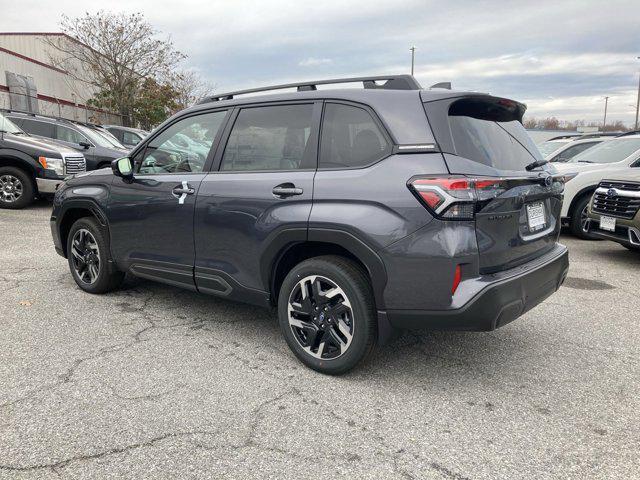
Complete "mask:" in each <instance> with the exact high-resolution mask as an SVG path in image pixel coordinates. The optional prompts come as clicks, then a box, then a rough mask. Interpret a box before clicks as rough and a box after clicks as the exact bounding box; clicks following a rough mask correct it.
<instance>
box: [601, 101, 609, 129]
mask: <svg viewBox="0 0 640 480" xmlns="http://www.w3.org/2000/svg"><path fill="white" fill-rule="evenodd" d="M608 103H609V97H604V120H603V121H602V131H603V132H604V127H605V125H606V124H607V104H608Z"/></svg>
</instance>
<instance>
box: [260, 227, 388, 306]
mask: <svg viewBox="0 0 640 480" xmlns="http://www.w3.org/2000/svg"><path fill="white" fill-rule="evenodd" d="M323 255H339V256H342V257H345V258H349V259H350V260H353V261H354V262H355V263H356V264H358V265H359V266H360V267H361V268H362V269H363V271H364V273H365V275H366V276H367V277H368V278H369V280H370V282H371V288H372V290H373V295H374V300H375V302H376V308H377V309H378V310H383V309H384V308H385V306H384V297H383V292H384V287H385V285H386V278H387V276H386V271H385V269H384V265H383V263H382V260H381V259H380V257H378V255H377V254H376V253H375V252H374V251H373V250H372V249H371V248H369V247H368V246H367V245H365V244H364V243H362V242H361V241H360V240H358V239H356V238H355V237H354V236H352V235H351V234H349V233H347V232H342V231H338V230H310V231H309V237H308V239H307V240H306V241H298V242H291V243H288V244H286V245H284V246H283V247H282V248H281V249H280V250H279V251H278V252H276V253H275V255H273V256H272V257H271V259H270V262H269V265H270V267H269V269H268V271H267V273H268V274H267V278H266V284H265V285H266V286H267V288H269V291H270V293H271V301H272V303H273V304H275V303H277V300H278V294H279V291H280V286H281V285H282V281H283V280H284V278H285V277H286V275H287V273H289V271H290V270H291V269H292V268H293V267H294V266H295V265H297V264H298V263H300V262H302V261H304V260H306V259H308V258H313V257H318V256H323Z"/></svg>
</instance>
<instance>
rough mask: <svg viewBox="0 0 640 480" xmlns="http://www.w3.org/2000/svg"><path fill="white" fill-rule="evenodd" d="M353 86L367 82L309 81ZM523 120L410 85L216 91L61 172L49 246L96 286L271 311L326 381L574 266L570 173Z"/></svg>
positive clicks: (536, 299)
mask: <svg viewBox="0 0 640 480" xmlns="http://www.w3.org/2000/svg"><path fill="white" fill-rule="evenodd" d="M346 82H351V83H354V82H358V83H360V84H361V85H362V86H363V87H364V88H361V89H353V88H349V89H333V90H331V89H320V90H319V89H317V86H318V85H323V84H337V83H346ZM284 88H295V89H296V90H297V91H294V92H290V93H275V94H271V95H261V96H255V95H252V96H247V95H244V94H247V93H256V92H258V91H267V90H280V89H284ZM524 111H525V106H524V105H523V104H521V103H518V102H515V101H513V100H508V99H505V98H498V97H493V96H490V95H484V94H479V93H469V92H456V91H450V90H444V89H426V90H425V89H422V88H421V87H420V85H419V84H418V83H417V81H416V80H415V79H414V78H413V77H411V76H407V75H399V76H391V77H374V78H356V79H353V78H351V79H337V80H325V81H320V82H304V83H299V84H290V85H278V86H275V87H268V88H264V89H253V90H244V91H240V92H231V93H226V94H222V95H217V96H215V97H211V98H207V99H205V100H203V101H202V102H201V103H200V104H199V105H197V106H194V107H192V108H189V109H187V110H185V111H182V112H180V113H178V114H177V115H175V116H173V117H171V118H170V119H169V120H167V121H166V122H165V123H164V124H163V125H161V126H160V127H158V128H157V129H156V130H155V131H154V133H152V134H151V135H150V136H149V137H148V138H146V139H145V140H144V141H143V142H141V144H140V145H138V146H137V147H136V148H135V149H134V150H133V151H132V152H131V154H130V156H129V157H127V158H123V159H120V160H115V161H114V162H113V164H112V171H110V170H100V171H95V172H89V173H87V174H82V175H76V176H75V177H74V178H71V179H68V180H67V181H66V182H65V184H64V185H63V186H62V187H61V188H59V189H58V191H57V193H56V196H55V199H54V209H53V214H52V217H51V230H52V233H53V239H54V243H55V247H56V250H57V251H58V253H60V254H61V255H63V256H65V257H66V258H67V259H68V262H69V267H70V271H71V275H72V276H73V278H74V280H75V281H76V283H77V284H78V286H79V287H80V288H82V289H83V290H85V291H87V292H89V293H104V292H108V291H110V290H113V289H115V288H117V287H118V285H119V284H120V282H121V281H122V278H123V276H124V274H125V273H130V274H133V275H135V276H138V277H142V278H146V279H152V280H156V281H160V282H164V283H167V284H170V285H175V286H178V287H183V288H187V289H190V290H193V291H197V292H202V293H208V294H212V295H216V296H219V297H223V298H227V299H232V300H238V301H242V302H247V303H251V304H256V305H261V306H264V307H275V308H277V311H278V317H279V323H280V328H281V331H282V334H283V335H284V338H285V340H286V342H287V343H288V345H289V346H290V347H291V350H292V351H293V352H294V354H295V355H296V356H297V357H298V358H299V359H300V360H301V361H302V362H304V363H305V364H306V365H308V366H309V367H311V368H313V369H316V370H318V371H320V372H324V373H329V374H339V373H343V372H346V371H348V370H350V369H351V368H353V367H354V366H355V365H356V364H358V363H359V362H360V361H362V360H363V359H364V358H365V357H366V356H367V355H368V354H369V353H370V352H371V351H372V349H373V347H374V345H375V344H376V343H383V342H384V341H385V340H386V339H388V338H389V336H390V334H391V333H392V332H393V331H395V330H396V329H404V328H425V329H450V330H476V331H488V330H493V329H495V328H498V327H500V326H502V325H505V324H507V323H509V322H511V321H512V320H514V319H516V318H517V317H518V316H520V315H522V314H523V313H524V312H526V311H527V310H529V309H531V308H532V307H534V306H535V305H537V304H538V303H540V302H541V301H542V300H544V299H545V298H546V297H547V296H549V295H550V294H552V293H553V292H555V291H556V290H557V289H558V288H559V286H560V285H561V284H562V282H563V280H564V278H565V276H566V274H567V269H568V255H567V249H566V248H565V247H564V246H563V245H561V244H559V243H558V235H559V231H560V222H559V214H560V206H561V204H562V192H563V187H564V184H563V181H564V178H563V177H562V176H560V175H556V174H555V172H554V170H553V168H552V167H550V166H549V165H545V162H544V161H542V160H541V157H540V154H539V152H538V151H537V149H536V147H535V146H534V145H533V143H532V142H531V140H530V139H529V137H528V136H527V134H526V132H525V130H524V128H523V126H522V123H521V121H522V115H523V114H524ZM178 139H179V140H180V141H178ZM186 308H188V306H186ZM212 308H215V307H214V306H213V305H212Z"/></svg>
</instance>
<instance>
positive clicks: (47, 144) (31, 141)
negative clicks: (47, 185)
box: [3, 133, 78, 158]
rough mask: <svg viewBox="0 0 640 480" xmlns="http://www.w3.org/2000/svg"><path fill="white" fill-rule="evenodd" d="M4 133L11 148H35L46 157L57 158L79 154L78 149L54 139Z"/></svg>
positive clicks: (5, 139)
mask: <svg viewBox="0 0 640 480" xmlns="http://www.w3.org/2000/svg"><path fill="white" fill-rule="evenodd" d="M3 135H4V141H5V142H6V143H7V146H9V147H11V148H17V149H19V150H22V151H24V150H33V151H36V152H37V153H38V154H39V155H42V156H45V157H46V156H52V157H54V158H57V157H62V154H64V155H73V156H78V152H77V150H73V149H72V148H69V147H67V146H66V145H62V144H60V143H58V142H55V141H53V140H45V139H43V138H40V137H30V136H27V135H13V134H12V133H5V134H3Z"/></svg>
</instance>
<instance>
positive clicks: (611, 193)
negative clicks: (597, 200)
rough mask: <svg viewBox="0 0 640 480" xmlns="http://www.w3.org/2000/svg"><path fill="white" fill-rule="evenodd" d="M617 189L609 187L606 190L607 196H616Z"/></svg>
mask: <svg viewBox="0 0 640 480" xmlns="http://www.w3.org/2000/svg"><path fill="white" fill-rule="evenodd" d="M617 196H618V191H617V190H616V189H615V188H610V189H609V190H607V197H617Z"/></svg>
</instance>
